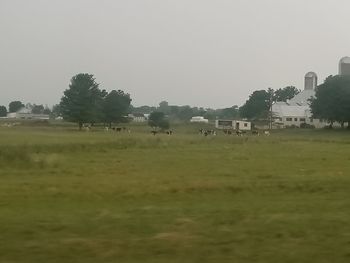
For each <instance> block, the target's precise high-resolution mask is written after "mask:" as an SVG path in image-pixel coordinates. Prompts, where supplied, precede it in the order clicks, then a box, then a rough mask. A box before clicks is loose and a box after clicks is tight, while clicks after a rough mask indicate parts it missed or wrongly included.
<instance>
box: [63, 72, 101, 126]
mask: <svg viewBox="0 0 350 263" xmlns="http://www.w3.org/2000/svg"><path fill="white" fill-rule="evenodd" d="M105 95H106V92H105V91H104V90H102V91H101V90H100V89H99V85H98V84H97V83H96V81H95V78H94V76H93V75H91V74H87V73H80V74H78V75H75V76H74V77H73V78H72V79H71V83H70V85H69V88H68V89H66V90H65V91H64V95H63V97H62V98H61V102H60V112H61V114H62V117H63V118H64V119H65V120H67V121H71V122H76V123H78V125H79V129H81V128H82V126H83V124H84V123H94V122H96V121H98V120H100V119H101V118H102V106H103V105H102V103H103V97H104V96H105Z"/></svg>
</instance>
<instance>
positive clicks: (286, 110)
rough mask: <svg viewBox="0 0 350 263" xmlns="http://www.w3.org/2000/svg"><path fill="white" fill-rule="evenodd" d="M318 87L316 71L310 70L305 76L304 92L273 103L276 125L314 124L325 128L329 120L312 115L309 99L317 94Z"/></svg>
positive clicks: (283, 126) (296, 125) (282, 126)
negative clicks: (322, 119)
mask: <svg viewBox="0 0 350 263" xmlns="http://www.w3.org/2000/svg"><path fill="white" fill-rule="evenodd" d="M316 87H317V75H316V73H314V72H308V73H307V74H306V75H305V78H304V90H303V91H302V92H300V93H299V94H297V95H296V96H295V97H294V98H292V99H290V100H288V101H286V102H284V101H278V102H276V103H274V104H273V105H272V114H273V118H274V126H275V127H279V128H286V127H293V126H295V127H300V126H302V125H312V126H314V127H315V128H323V127H324V126H326V125H328V123H327V122H323V121H321V120H318V119H314V118H313V117H312V113H311V109H310V106H309V103H310V102H309V100H310V99H311V98H312V97H314V96H315V89H316Z"/></svg>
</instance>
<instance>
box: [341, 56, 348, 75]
mask: <svg viewBox="0 0 350 263" xmlns="http://www.w3.org/2000/svg"><path fill="white" fill-rule="evenodd" d="M339 75H342V76H344V75H345V76H350V57H343V58H342V59H341V60H340V61H339Z"/></svg>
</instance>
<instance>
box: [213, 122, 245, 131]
mask: <svg viewBox="0 0 350 263" xmlns="http://www.w3.org/2000/svg"><path fill="white" fill-rule="evenodd" d="M215 128H217V129H221V130H226V129H227V130H241V131H249V130H251V128H252V125H251V122H249V121H237V120H216V121H215Z"/></svg>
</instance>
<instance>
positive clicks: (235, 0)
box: [0, 0, 350, 108]
mask: <svg viewBox="0 0 350 263" xmlns="http://www.w3.org/2000/svg"><path fill="white" fill-rule="evenodd" d="M349 12H350V1H349V0H30V1H29V0H0V105H8V103H9V102H10V101H12V100H21V101H23V102H25V103H27V102H31V103H37V104H48V105H52V104H56V103H58V102H59V101H60V98H61V96H62V94H63V91H64V90H65V89H67V88H68V85H69V81H70V79H71V77H72V76H73V75H75V74H77V73H81V72H84V73H85V72H87V73H91V74H94V75H95V77H96V80H97V82H98V83H100V87H101V88H104V89H107V90H112V89H121V90H124V91H125V92H128V93H130V94H131V97H132V99H133V102H132V103H133V104H134V105H137V106H139V105H158V103H159V102H160V101H162V100H167V101H168V102H169V104H173V105H174V104H176V105H186V104H189V105H192V106H203V107H212V108H219V107H230V106H232V105H235V104H237V105H241V104H242V103H244V101H245V100H246V99H247V97H248V96H249V94H250V93H251V92H252V91H254V90H257V89H266V88H268V87H272V88H274V89H277V88H281V87H284V86H287V85H295V86H296V87H297V88H300V89H302V88H303V77H304V75H305V73H306V72H308V71H315V72H316V73H317V74H318V76H319V82H323V80H324V79H325V77H327V76H328V75H330V74H337V72H338V61H339V59H340V58H341V57H343V56H347V55H350V33H349V25H350V15H349Z"/></svg>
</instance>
